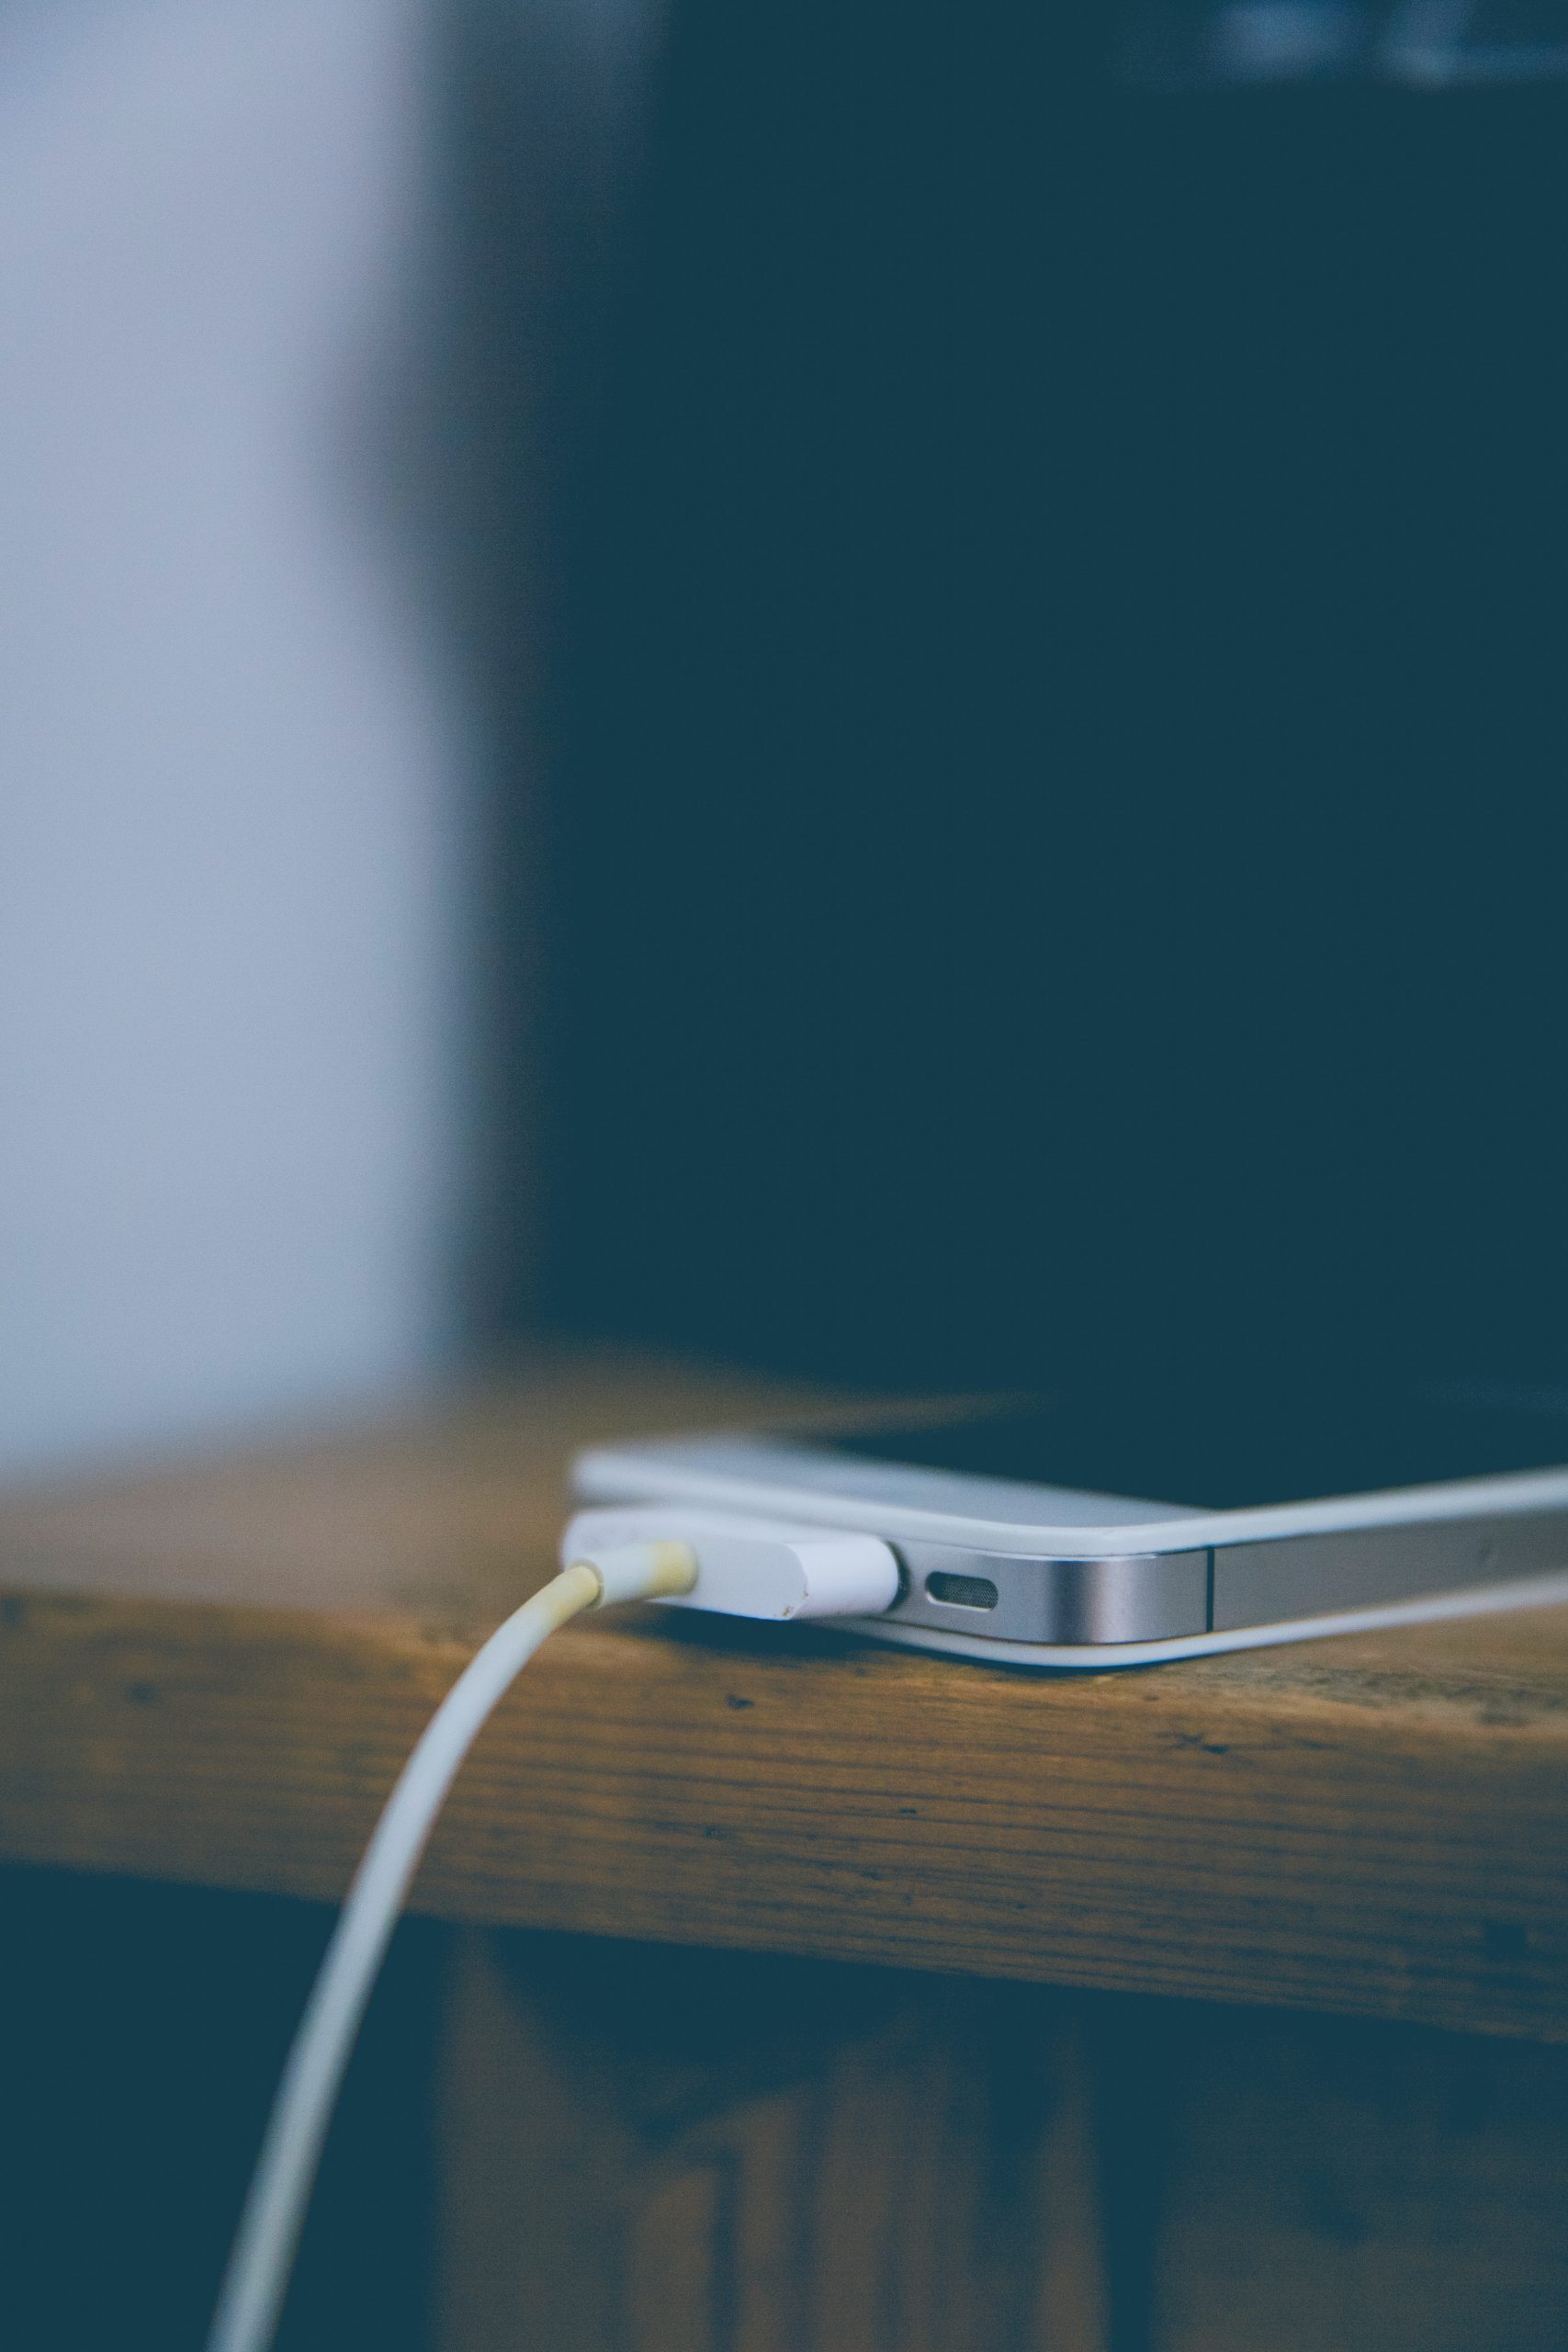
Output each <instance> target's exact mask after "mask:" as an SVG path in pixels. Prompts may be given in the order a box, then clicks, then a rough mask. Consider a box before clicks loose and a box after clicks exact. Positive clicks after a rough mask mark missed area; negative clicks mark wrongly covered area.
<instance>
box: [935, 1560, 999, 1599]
mask: <svg viewBox="0 0 1568 2352" xmlns="http://www.w3.org/2000/svg"><path fill="white" fill-rule="evenodd" d="M926 1599H927V1600H943V1601H945V1602H946V1603H947V1605H948V1607H949V1608H950V1609H994V1608H995V1607H996V1605H997V1588H996V1586H995V1585H994V1584H993V1583H992V1582H991V1579H990V1577H953V1576H949V1575H948V1574H947V1571H946V1570H945V1569H944V1568H933V1569H932V1571H931V1575H930V1576H929V1577H927V1578H926Z"/></svg>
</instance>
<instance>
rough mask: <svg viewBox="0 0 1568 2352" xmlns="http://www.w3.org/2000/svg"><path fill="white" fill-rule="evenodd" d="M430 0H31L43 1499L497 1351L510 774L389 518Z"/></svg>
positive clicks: (11, 1244)
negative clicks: (48, 1483)
mask: <svg viewBox="0 0 1568 2352" xmlns="http://www.w3.org/2000/svg"><path fill="white" fill-rule="evenodd" d="M424 15H425V11H424V9H423V6H420V5H418V0H266V5H265V6H256V5H255V0H31V5H27V6H17V5H16V0H10V4H9V5H7V0H0V1472H3V1473H6V1474H8V1475H16V1474H17V1473H23V1472H27V1471H28V1470H30V1469H32V1468H34V1467H41V1466H44V1465H52V1464H56V1463H58V1462H60V1461H61V1460H62V1459H73V1458H78V1457H90V1456H93V1455H95V1454H98V1453H106V1452H117V1451H119V1450H121V1449H126V1448H136V1447H140V1446H144V1445H147V1444H154V1445H163V1444H165V1443H170V1442H178V1441H183V1440H185V1439H186V1438H188V1437H191V1436H193V1435H197V1434H199V1433H205V1432H215V1431H220V1430H227V1429H230V1428H233V1427H238V1426H240V1425H243V1424H246V1425H248V1424H254V1423H257V1422H265V1421H266V1420H268V1419H278V1418H282V1419H293V1418H295V1417H298V1416H301V1415H304V1414H307V1413H311V1412H316V1411H320V1410H321V1409H332V1410H335V1409H340V1408H341V1409H349V1410H353V1409H356V1408H361V1407H365V1406H369V1405H375V1404H377V1403H378V1402H380V1401H382V1400H384V1399H386V1398H388V1397H390V1396H392V1395H394V1394H396V1393H398V1392H400V1391H402V1390H404V1389H406V1388H408V1387H409V1386H411V1385H417V1384H418V1383H419V1382H421V1381H422V1380H423V1378H425V1377H426V1376H427V1375H429V1374H431V1373H432V1372H433V1371H434V1370H435V1369H436V1368H437V1367H438V1366H439V1364H440V1363H441V1362H442V1361H443V1359H444V1356H445V1354H446V1351H447V1349H448V1347H449V1344H450V1340H451V1326H452V1308H451V1305H450V1299H451V1288H452V1285H451V1272H452V1265H451V1260H452V1247H453V1227H454V1220H455V1213H456V1203H457V1194H458V1190H459V1187H460V1183H461V1179H462V1171H461V1169H460V1167H459V1165H458V1160H459V1154H458V1151H457V1145H456V1143H455V1140H454V1138H455V1136H457V1134H459V1133H460V1132H461V1127H462V1105H461V1102H460V1099H459V1081H458V1078H457V1072H458V1070H459V1069H460V1068H461V1061H462V1051H461V1047H462V1029H461V1020H460V1009H461V1004H462V999H463V993H464V990H463V982H462V973H461V967H460V959H459V955H458V945H457V943H458V941H459V939H460V937H461V929H462V926H461V921H460V913H459V909H460V901H461V889H462V867H463V859H464V854H465V852H464V842H463V807H464V792H463V789H462V786H461V772H462V757H461V752H462V746H461V743H460V741H459V740H458V730H457V726H456V724H455V720H454V716H453V707H454V706H453V698H452V697H451V696H450V695H448V694H447V692H446V688H445V686H444V684H443V680H442V676H441V671H440V664H439V660H438V655H437V646H438V643H439V631H438V630H436V629H435V628H433V625H432V621H431V617H430V615H429V614H428V613H427V612H426V611H424V610H423V609H422V605H421V599H420V594H419V592H418V586H417V564H416V563H415V562H414V561H413V560H412V556H410V555H409V553H408V551H407V550H406V549H405V548H403V547H402V545H401V543H400V538H399V534H398V532H397V530H396V528H395V526H392V525H391V524H390V523H389V522H388V521H387V520H386V519H385V518H384V517H383V516H382V515H379V514H378V511H377V504H378V499H383V498H384V497H385V492H383V490H382V489H381V488H380V487H379V486H378V464H379V463H380V461H379V460H378V459H376V458H374V456H373V454H372V455H368V456H367V451H366V449H365V448H363V447H361V446H360V443H361V440H362V439H364V438H370V439H373V438H374V430H375V428H374V426H373V425H372V424H367V423H365V422H363V420H365V419H366V418H367V417H369V416H373V414H374V412H375V400H374V398H373V397H372V396H371V393H370V390H369V388H370V387H372V386H374V385H375V383H376V381H377V375H378V359H379V358H380V356H381V355H382V354H383V353H384V352H385V351H386V350H387V349H388V348H389V346H390V345H392V344H393V343H395V340H396V337H397V335H398V334H399V331H400V317H401V314H402V312H403V311H404V310H405V309H406V305H407V300H408V296H407V291H406V288H407V283H408V281H409V280H410V279H411V277H414V276H417V271H418V267H419V266H420V264H419V254H420V252H421V239H422V237H423V233H424V223H423V214H422V207H423V202H424V198H423V192H422V191H423V160H424V159H423V141H424V138H425V112H426V108H425V104H424V98H423V92H422V88H421V83H420V76H421V72H422V70H423V54H424V48H425V25H424Z"/></svg>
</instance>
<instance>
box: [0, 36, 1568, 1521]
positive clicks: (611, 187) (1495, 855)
mask: <svg viewBox="0 0 1568 2352" xmlns="http://www.w3.org/2000/svg"><path fill="white" fill-rule="evenodd" d="M0 50H3V51H4V56H5V62H6V67H7V71H6V80H5V91H6V96H5V99H4V105H5V107H6V112H7V116H8V119H9V122H10V128H11V136H10V137H9V138H8V139H7V141H6V148H5V162H4V164H3V166H0V220H3V221H4V222H5V224H6V244H5V252H6V254H7V256H8V259H7V262H6V269H7V271H8V278H7V283H8V285H9V287H10V300H9V304H8V315H9V317H10V319H11V322H12V323H11V328H10V332H9V338H8V346H7V359H6V367H5V368H4V369H3V370H0V396H3V398H4V400H5V402H6V412H5V415H6V436H5V445H4V446H5V450H6V455H5V457H4V459H3V460H0V500H3V502H4V505H5V514H4V516H3V517H0V521H3V522H4V525H5V545H6V548H7V550H8V556H7V562H6V588H7V590H8V595H7V599H6V608H5V610H6V618H5V626H4V628H0V665H3V669H4V674H3V675H0V774H3V775H4V778H5V784H6V825H7V836H8V846H7V850H6V856H5V858H4V860H3V861H0V864H3V866H4V873H5V877H6V878H5V884H4V888H5V890H6V908H5V910H4V912H5V920H4V922H0V940H3V942H4V944H3V945H0V957H3V959H4V962H3V965H0V1088H3V1091H4V1097H5V1124H6V1132H7V1134H8V1136H9V1137H10V1138H11V1144H10V1148H9V1149H8V1151H7V1153H6V1159H5V1166H4V1170H3V1172H0V1233H3V1234H4V1259H3V1262H0V1282H3V1284H4V1289H5V1295H6V1312H5V1314H4V1316H3V1317H0V1329H3V1331H4V1334H5V1336H4V1339H3V1340H0V1467H7V1468H9V1470H10V1471H11V1472H12V1474H13V1475H17V1476H26V1475H28V1474H29V1473H31V1472H32V1471H34V1470H36V1469H38V1468H39V1467H47V1466H49V1465H51V1464H56V1463H61V1462H64V1463H71V1462H76V1461H81V1460H88V1459H92V1458H95V1457H99V1456H103V1455H107V1454H113V1453H123V1452H124V1451H126V1450H127V1449H128V1448H138V1447H140V1448H146V1447H149V1446H152V1447H155V1448H159V1449H166V1448H167V1447H168V1446H170V1445H183V1444H186V1443H187V1442H190V1441H191V1440H193V1439H195V1438H198V1437H201V1436H203V1435H204V1434H208V1433H210V1434H213V1435H219V1436H220V1435H223V1434H225V1433H228V1432H231V1431H233V1430H254V1429H255V1428H256V1427H258V1426H261V1425H263V1424H265V1423H268V1422H271V1423H275V1424H276V1423H279V1422H288V1421H290V1420H293V1421H296V1422H298V1421H300V1420H309V1421H316V1420H319V1419H321V1417H322V1416H323V1415H326V1416H336V1417H342V1416H344V1415H348V1416H358V1415H360V1414H363V1413H364V1412H367V1411H373V1410H377V1409H379V1408H382V1407H383V1406H385V1405H386V1404H388V1403H389V1402H395V1401H397V1400H399V1399H400V1398H401V1397H405V1396H406V1395H407V1394H409V1393H410V1392H411V1391H418V1390H419V1389H420V1388H422V1387H424V1386H427V1385H429V1384H430V1383H431V1381H432V1380H436V1379H443V1378H446V1377H448V1376H450V1375H451V1374H454V1373H461V1372H462V1371H464V1370H465V1369H466V1368H469V1367H471V1366H472V1365H473V1364H474V1363H476V1362H484V1361H488V1360H490V1359H492V1358H494V1357H496V1356H498V1355H504V1354H506V1353H507V1352H508V1351H513V1350H514V1349H516V1348H517V1347H518V1346H520V1345H522V1344H525V1343H526V1342H527V1341H528V1340H529V1339H530V1338H531V1337H532V1336H534V1335H536V1333H538V1332H540V1331H541V1330H547V1331H555V1332H558V1333H565V1334H568V1335H571V1336H585V1337H608V1338H613V1339H630V1340H639V1341H653V1342H656V1343H658V1344H660V1345H665V1346H673V1347H677V1348H683V1349H688V1350H697V1351H703V1352H705V1353H707V1354H711V1355H716V1356H721V1357H728V1358H734V1359H739V1360H744V1361H748V1362H751V1363H759V1364H762V1365H776V1366H778V1367H781V1368H787V1369H789V1370H791V1371H799V1372H805V1373H808V1374H822V1375H825V1376H829V1377H832V1378H836V1379H846V1380H850V1381H863V1382H865V1383H868V1384H871V1385H880V1384H886V1383H888V1382H893V1383H896V1384H899V1385H921V1384H936V1385H942V1386H944V1387H946V1386H952V1385H960V1384H964V1383H969V1382H973V1383H976V1384H980V1385H987V1384H991V1383H1014V1382H1018V1381H1021V1380H1028V1379H1030V1378H1032V1377H1034V1376H1036V1375H1038V1374H1042V1373H1043V1372H1044V1371H1045V1370H1047V1369H1049V1370H1051V1371H1053V1372H1055V1371H1058V1370H1060V1369H1062V1368H1063V1367H1066V1368H1069V1369H1070V1368H1072V1367H1074V1366H1077V1365H1079V1364H1083V1365H1085V1366H1094V1365H1097V1364H1099V1363H1103V1362H1105V1361H1108V1360H1109V1361H1111V1362H1114V1363H1126V1362H1127V1361H1128V1360H1129V1359H1133V1360H1135V1361H1137V1362H1138V1363H1145V1364H1148V1365H1149V1366H1151V1367H1155V1368H1157V1367H1163V1366H1168V1365H1172V1364H1174V1365H1175V1366H1177V1367H1179V1369H1180V1370H1181V1372H1182V1373H1183V1374H1184V1375H1185V1374H1189V1373H1196V1372H1200V1371H1201V1370H1202V1369H1204V1368H1205V1366H1206V1365H1207V1364H1209V1363H1214V1364H1218V1365H1221V1366H1223V1367H1226V1368H1234V1367H1235V1366H1241V1367H1244V1368H1246V1369H1247V1371H1248V1373H1249V1374H1250V1373H1251V1371H1252V1370H1253V1369H1255V1368H1256V1369H1258V1370H1269V1371H1274V1370H1278V1369H1280V1367H1294V1368H1297V1369H1302V1370H1304V1371H1305V1372H1307V1374H1309V1376H1313V1377H1321V1376H1324V1375H1326V1376H1329V1377H1333V1376H1335V1375H1337V1374H1338V1373H1339V1372H1341V1371H1342V1370H1343V1369H1344V1368H1345V1367H1346V1366H1348V1365H1349V1364H1351V1363H1357V1364H1361V1363H1368V1362H1371V1361H1372V1360H1374V1359H1375V1360H1380V1361H1381V1360H1385V1359H1393V1360H1394V1361H1395V1362H1400V1361H1406V1360H1415V1361H1416V1362H1417V1363H1419V1364H1420V1365H1421V1366H1422V1367H1423V1368H1428V1369H1436V1370H1441V1371H1444V1372H1450V1371H1451V1372H1461V1373H1476V1374H1489V1375H1491V1376H1493V1377H1502V1378H1508V1379H1515V1380H1520V1381H1525V1382H1532V1381H1548V1380H1552V1379H1556V1378H1560V1377H1562V1376H1563V1375H1564V1374H1568V1317H1565V1314H1564V1309H1565V1306H1568V1298H1565V1289H1568V1244H1565V1240H1564V1225H1563V1219H1562V1216H1561V1213H1560V1206H1559V1204H1560V1201H1561V1199H1562V1194H1563V1190H1564V1183H1563V1180H1564V1176H1565V1174H1568V1170H1565V1168H1564V1161H1563V1150H1564V1147H1563V1144H1562V1132H1563V1131H1564V1123H1563V1122H1562V1120H1560V1119H1559V1117H1558V1115H1557V1097H1558V1094H1559V1091H1560V1085H1559V1062H1560V1039H1561V1038H1562V1035H1563V1027H1564V1013H1565V1012H1568V989H1565V982H1564V958H1563V951H1562V926H1561V922H1560V920H1559V918H1558V909H1557V902H1558V899H1559V895H1560V882H1561V876H1562V871H1563V857H1562V853H1563V848H1564V842H1563V830H1564V819H1563V792H1562V775H1563V752H1564V696H1563V691H1562V660H1561V652H1560V648H1561V644H1562V620H1563V586H1564V580H1563V554H1562V549H1563V544H1564V530H1563V523H1564V481H1563V469H1564V458H1563V436H1562V430H1561V417H1562V411H1563V395H1564V391H1565V390H1568V367H1565V364H1564V360H1563V357H1562V348H1563V340H1564V339H1563V338H1562V334H1561V332H1560V326H1559V313H1560V311H1561V309H1562V294H1561V285H1560V278H1561V264H1560V258H1559V256H1560V254H1561V251H1562V242H1563V230H1564V226H1565V225H1568V224H1565V195H1564V188H1563V164H1562V156H1563V153H1564V130H1565V128H1568V80H1565V78H1564V74H1565V68H1568V8H1564V7H1562V6H1558V5H1556V0H1484V4H1483V0H1365V5H1351V4H1350V0H1165V4H1164V5H1161V0H1123V4H1122V6H1119V7H1118V8H1115V9H1110V10H1107V9H1103V8H1099V7H1089V6H1078V5H1076V0H1075V4H1074V5H1066V6H1056V7H1054V8H1050V9H1044V10H1040V9H1026V8H1023V7H1021V6H1014V5H1012V0H987V5H985V6H981V7H979V8H976V9H968V10H964V11H963V12H958V11H955V10H953V9H951V8H947V7H942V6H931V5H926V0H915V5H912V6H900V7H898V8H897V9H894V8H882V7H878V6H867V5H863V4H860V5H853V6H844V5H841V0H836V5H834V6H827V5H821V6H818V0H794V4H793V5H791V6H788V7H784V6H776V5H773V0H757V5H755V6H751V7H749V8H746V9H741V10H739V11H737V10H734V9H730V8H724V7H720V6H710V5H709V0H673V5H672V6H671V7H670V8H669V9H668V11H666V10H664V9H663V8H662V7H656V6H655V5H654V0H528V5H523V4H522V0H444V5H441V6H436V5H434V0H399V5H398V6H396V7H393V8H386V7H375V6H370V5H369V0H333V6H331V7H329V8H326V9H321V8H319V7H311V8H307V7H305V6H302V5H301V6H289V7H287V8H283V9H280V10H277V11H273V12H268V13H267V15H266V17H265V20H264V19H261V18H257V17H255V15H254V12H252V11H248V10H246V9H244V8H243V7H242V6H239V0H224V5H223V6H219V7H216V8H214V7H210V6H209V7H199V6H196V5H195V0H157V5H156V6H150V7H141V8H134V7H131V6H128V5H124V0H80V5H73V6H70V7H68V8H61V9H40V8H37V7H34V6H23V5H20V0H11V5H10V6H7V7H4V8H0Z"/></svg>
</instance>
